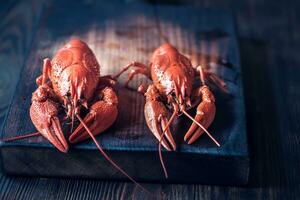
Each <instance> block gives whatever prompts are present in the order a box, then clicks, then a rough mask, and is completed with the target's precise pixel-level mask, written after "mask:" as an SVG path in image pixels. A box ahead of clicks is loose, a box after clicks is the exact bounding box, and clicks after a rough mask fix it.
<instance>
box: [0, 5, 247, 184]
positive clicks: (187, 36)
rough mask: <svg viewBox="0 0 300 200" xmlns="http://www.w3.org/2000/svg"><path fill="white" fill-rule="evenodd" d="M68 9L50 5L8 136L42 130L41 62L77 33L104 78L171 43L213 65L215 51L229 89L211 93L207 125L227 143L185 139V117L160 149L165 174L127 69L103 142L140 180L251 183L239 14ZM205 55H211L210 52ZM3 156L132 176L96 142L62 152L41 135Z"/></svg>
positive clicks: (30, 165)
mask: <svg viewBox="0 0 300 200" xmlns="http://www.w3.org/2000/svg"><path fill="white" fill-rule="evenodd" d="M67 8H68V9H66V7H65V5H64V3H56V4H54V5H51V6H48V7H46V8H45V10H44V12H43V13H44V14H43V15H42V16H41V19H40V25H39V28H38V30H37V32H36V34H34V35H35V37H34V38H33V43H32V47H31V49H30V51H29V56H28V59H27V60H26V62H25V63H24V69H23V71H22V73H21V77H20V80H19V84H18V86H17V89H16V91H15V95H14V98H13V101H12V103H11V106H10V109H9V112H8V114H7V117H6V122H5V125H4V127H3V130H2V132H1V133H2V135H1V138H8V137H13V136H18V135H23V134H26V133H30V132H35V128H34V126H33V124H32V123H31V121H30V118H29V107H30V102H31V93H32V92H33V91H34V90H35V89H36V84H35V78H36V77H37V76H38V75H40V74H41V69H42V60H43V59H44V58H45V57H50V58H51V57H52V55H53V54H54V53H55V52H56V51H57V50H58V48H60V47H61V46H62V45H63V44H64V43H66V42H68V41H69V40H70V38H74V37H77V38H80V39H82V40H84V41H86V42H87V43H88V45H89V46H90V48H91V49H92V50H93V51H94V53H95V55H96V57H97V59H98V61H99V63H100V65H101V74H102V75H107V74H114V73H116V72H117V71H118V70H119V69H120V67H121V66H123V65H125V64H127V63H129V62H130V61H132V60H136V61H140V62H143V63H148V59H149V57H150V56H151V53H152V52H153V50H154V49H155V48H156V47H158V46H159V45H161V44H162V43H165V42H167V41H168V42H170V43H171V44H173V45H174V46H176V47H177V48H178V50H179V51H180V52H182V53H183V54H185V55H187V56H188V57H189V58H190V59H191V61H192V63H193V65H194V66H197V65H198V64H204V65H206V66H207V65H208V63H210V62H213V61H214V58H213V57H214V56H218V57H220V58H224V59H226V60H228V62H230V63H231V65H227V66H224V65H211V68H210V70H211V71H213V72H215V73H217V74H218V75H219V76H220V77H221V78H223V79H224V80H225V81H226V83H227V84H228V89H229V92H230V95H227V94H224V93H221V92H220V91H218V90H214V92H215V94H216V104H217V113H216V119H215V121H214V122H213V125H212V126H211V127H210V128H209V130H210V132H211V133H213V135H214V137H215V138H216V139H217V140H218V141H219V142H220V143H221V147H217V146H215V145H214V143H212V142H211V141H210V139H209V138H208V137H207V136H206V135H203V136H202V137H201V138H200V139H199V140H198V141H197V142H196V143H195V144H193V145H187V144H186V143H184V141H183V136H184V134H185V132H186V131H187V128H188V126H189V125H190V124H191V122H190V121H189V120H188V119H186V118H184V117H183V116H182V117H180V118H179V119H178V120H176V123H175V124H174V125H173V127H172V130H173V134H174V135H175V136H174V137H175V138H176V141H177V146H178V150H177V151H176V152H166V151H164V152H163V155H164V158H165V163H166V165H167V168H168V171H169V179H167V180H166V179H165V178H164V176H163V171H162V169H161V166H160V162H159V158H158V152H157V143H158V142H157V140H156V139H155V138H154V136H153V135H152V134H151V132H150V131H149V130H148V128H147V126H146V122H145V119H144V114H143V106H144V97H143V96H142V95H141V94H138V93H136V92H133V91H129V90H126V89H125V88H123V87H122V84H123V83H124V81H125V78H126V76H123V77H122V78H121V79H120V83H119V86H118V94H119V100H120V105H119V116H118V119H117V121H116V123H115V124H114V125H113V126H112V127H111V128H109V130H107V131H106V132H104V133H102V134H101V135H99V136H98V137H97V140H98V141H99V143H100V144H101V145H102V147H103V148H104V150H106V152H107V153H108V154H109V155H110V156H111V157H112V159H113V160H115V161H116V162H117V163H118V164H119V165H120V166H122V167H123V168H124V169H125V170H126V171H127V172H128V173H129V174H130V175H131V176H133V177H134V178H136V179H137V180H139V181H154V182H155V181H157V182H177V183H178V182H197V183H208V184H231V185H234V184H245V183H246V182H247V180H248V173H249V157H248V147H247V136H246V127H245V113H244V112H245V110H244V99H243V92H242V82H241V76H240V64H239V52H238V45H237V40H236V33H235V28H234V21H233V18H232V15H231V14H230V13H229V12H226V11H224V10H207V9H195V8H193V7H168V6H162V7H153V6H145V5H139V4H136V5H130V6H128V5H126V6H125V5H123V4H115V5H112V4H105V3H99V5H94V4H93V5H90V4H88V3H86V4H74V5H73V4H68V6H67ZM205 55H212V56H213V57H212V58H210V59H208V57H207V56H205ZM143 82H149V81H148V80H147V79H146V78H145V77H143V76H139V77H138V78H137V79H134V81H132V85H131V86H132V87H137V86H138V85H139V84H140V83H143ZM66 135H68V133H66ZM1 156H2V159H3V162H2V163H3V166H2V167H3V170H4V172H6V173H7V174H14V175H30V176H59V177H61V176H62V177H88V178H101V179H109V180H116V179H125V177H124V176H123V175H122V174H121V173H119V172H118V171H116V170H115V169H114V168H113V167H112V166H111V165H110V164H109V163H108V162H107V161H106V160H105V159H104V158H103V156H102V155H101V154H100V153H99V152H98V150H97V148H96V147H95V145H94V144H93V142H92V141H91V140H88V141H85V142H82V143H80V144H77V145H74V146H72V148H71V150H70V151H69V152H68V153H67V154H63V153H60V152H59V151H57V150H56V149H55V148H54V147H53V146H52V145H51V144H50V143H49V142H48V141H47V140H45V139H44V138H42V137H34V138H28V139H24V140H18V141H14V142H1ZM125 180H126V179H125Z"/></svg>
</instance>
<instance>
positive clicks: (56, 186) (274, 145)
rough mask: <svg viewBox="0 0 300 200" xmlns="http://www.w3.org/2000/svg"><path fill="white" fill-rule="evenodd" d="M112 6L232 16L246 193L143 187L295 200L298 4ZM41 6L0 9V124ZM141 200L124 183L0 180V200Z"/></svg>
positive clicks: (299, 164) (169, 194)
mask: <svg viewBox="0 0 300 200" xmlns="http://www.w3.org/2000/svg"><path fill="white" fill-rule="evenodd" d="M119 1H120V2H122V3H123V2H126V3H128V4H131V3H151V4H154V5H155V4H157V3H158V2H159V4H161V3H163V4H173V5H174V6H184V5H191V4H192V5H195V6H199V7H208V8H210V7H211V8H214V7H222V8H228V9H232V11H233V13H234V15H235V17H236V24H237V32H238V37H239V38H238V39H239V41H238V42H239V48H240V54H241V66H242V75H243V84H244V93H245V102H246V114H247V127H248V130H247V131H248V140H249V150H250V154H251V166H250V167H251V168H250V180H249V184H248V185H247V186H245V187H225V186H222V187H221V186H208V185H160V184H145V186H146V187H147V188H149V189H150V190H151V191H153V192H154V193H156V194H160V195H161V197H162V198H166V199H191V198H196V199H198V198H203V199H297V197H299V189H300V178H299V177H300V172H299V170H300V149H299V142H300V134H299V130H300V127H299V113H300V107H299V95H300V90H299V84H300V79H299V78H298V77H299V74H298V72H300V34H299V30H300V28H299V27H300V26H299V25H300V14H299V10H300V2H298V1H261V0H247V1H218V0H214V1H212V0H207V1H196V0H194V1H192V0H187V1H183V0H182V1H179V0H177V1H171V0H168V1H137V0H124V1H121V0H119ZM89 2H91V1H89ZM48 3H50V2H49V1H45V2H44V1H34V0H31V1H7V2H4V1H2V2H0V19H1V20H0V30H1V31H0V122H1V123H2V122H3V119H4V115H5V113H6V109H7V107H8V105H9V103H10V100H11V98H12V94H13V92H14V88H15V86H16V83H17V80H18V77H19V75H20V70H21V68H22V67H23V66H22V64H23V61H24V59H26V52H27V50H26V49H27V48H28V47H29V46H30V43H31V32H30V30H31V29H32V27H33V26H35V24H36V23H37V21H36V20H37V18H38V16H39V13H40V9H41V5H42V4H48ZM66 12H67V9H66ZM145 196H146V195H145V194H143V192H141V191H139V190H137V189H136V188H135V186H134V185H133V184H131V183H125V182H108V181H95V180H74V179H73V180H71V179H46V178H25V177H6V176H4V175H0V198H1V199H44V198H46V199H81V198H82V199H99V198H101V199H102V198H103V199H120V198H124V199H128V198H129V199H131V198H133V199H141V198H146V197H145ZM148 198H150V197H148Z"/></svg>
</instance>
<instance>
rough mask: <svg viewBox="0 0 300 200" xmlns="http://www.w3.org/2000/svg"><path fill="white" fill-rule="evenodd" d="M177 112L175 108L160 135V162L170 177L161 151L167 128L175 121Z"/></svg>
mask: <svg viewBox="0 0 300 200" xmlns="http://www.w3.org/2000/svg"><path fill="white" fill-rule="evenodd" d="M176 113H177V110H174V112H173V114H172V116H171V118H170V119H169V121H168V123H167V124H166V125H165V127H164V130H163V132H162V134H161V135H160V140H159V143H158V154H159V159H160V163H161V166H162V168H163V170H164V173H165V177H166V178H168V171H167V168H166V166H165V163H164V160H163V157H162V152H161V142H162V140H163V138H164V136H165V132H166V130H167V129H168V128H169V127H170V125H171V123H172V122H173V120H174V119H175V116H176Z"/></svg>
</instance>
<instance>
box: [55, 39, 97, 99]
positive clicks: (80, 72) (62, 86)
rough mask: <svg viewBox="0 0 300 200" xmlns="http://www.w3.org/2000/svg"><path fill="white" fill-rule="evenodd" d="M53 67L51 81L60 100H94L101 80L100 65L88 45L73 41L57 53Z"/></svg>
mask: <svg viewBox="0 0 300 200" xmlns="http://www.w3.org/2000/svg"><path fill="white" fill-rule="evenodd" d="M51 65H52V68H51V72H50V80H51V82H52V84H53V89H54V91H55V92H56V93H57V94H58V95H59V96H60V98H62V99H64V98H65V96H67V95H71V97H72V98H73V99H74V98H75V99H76V100H78V99H79V98H80V97H82V98H84V99H86V100H89V99H90V98H92V96H93V93H94V91H95V89H96V87H97V84H98V81H99V78H100V65H99V64H98V62H97V60H96V57H95V55H94V54H93V52H92V51H91V49H90V48H89V47H88V46H87V44H86V43H84V42H83V41H81V40H78V39H73V40H71V41H70V42H68V43H67V44H66V45H65V46H64V47H62V48H61V49H60V50H59V51H58V52H57V53H56V55H55V56H54V57H53V59H52V61H51Z"/></svg>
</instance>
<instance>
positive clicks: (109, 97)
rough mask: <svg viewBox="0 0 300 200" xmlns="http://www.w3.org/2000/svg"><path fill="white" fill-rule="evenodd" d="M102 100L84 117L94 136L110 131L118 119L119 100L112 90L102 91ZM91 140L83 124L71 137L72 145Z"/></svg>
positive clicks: (108, 88) (105, 89)
mask: <svg viewBox="0 0 300 200" xmlns="http://www.w3.org/2000/svg"><path fill="white" fill-rule="evenodd" d="M101 96H102V98H101V100H100V101H97V102H96V103H94V104H93V105H92V106H91V108H90V112H89V113H88V114H87V115H86V116H85V117H84V119H83V122H84V123H85V124H86V125H87V126H88V128H89V130H90V132H92V133H93V135H94V136H96V135H98V134H100V133H102V132H103V131H105V130H106V129H108V128H109V127H110V126H111V125H112V124H113V123H114V122H115V121H116V119H117V115H118V108H117V104H118V99H117V96H116V94H115V92H114V91H113V89H112V88H110V87H107V88H104V89H103V90H102V94H101ZM88 138H90V136H89V134H88V132H87V131H86V129H85V127H84V126H83V124H82V123H80V124H79V126H78V127H77V128H76V130H75V131H74V132H73V133H72V134H71V135H70V137H69V142H70V143H73V144H74V143H78V142H81V141H83V140H86V139H88Z"/></svg>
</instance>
